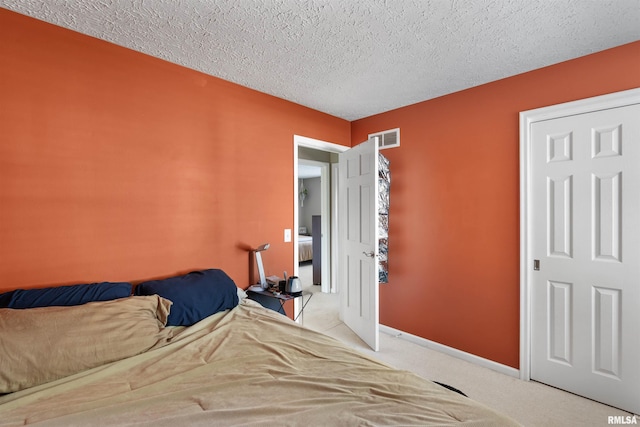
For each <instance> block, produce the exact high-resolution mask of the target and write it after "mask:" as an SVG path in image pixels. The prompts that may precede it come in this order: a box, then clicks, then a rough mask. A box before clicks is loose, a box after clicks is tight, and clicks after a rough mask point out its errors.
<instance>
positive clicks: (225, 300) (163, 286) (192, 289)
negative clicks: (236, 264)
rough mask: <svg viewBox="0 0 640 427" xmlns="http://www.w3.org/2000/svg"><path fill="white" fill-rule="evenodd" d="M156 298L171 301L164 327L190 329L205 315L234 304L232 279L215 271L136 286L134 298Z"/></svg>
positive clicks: (217, 270)
mask: <svg viewBox="0 0 640 427" xmlns="http://www.w3.org/2000/svg"><path fill="white" fill-rule="evenodd" d="M156 294H157V295H160V296H161V297H163V298H166V299H168V300H170V301H171V302H173V305H172V306H171V310H170V312H169V319H168V320H167V326H190V325H193V324H194V323H196V322H199V321H200V320H202V319H204V318H205V317H207V316H211V315H212V314H214V313H217V312H219V311H223V310H228V309H230V308H233V307H235V306H236V305H238V290H237V287H236V284H235V283H234V282H233V280H232V279H231V278H230V277H229V276H227V274H226V273H225V272H224V271H222V270H219V269H210V270H201V271H193V272H191V273H189V274H185V275H184V276H177V277H170V278H168V279H163V280H151V281H149V282H144V283H140V284H139V285H138V286H136V288H135V295H156Z"/></svg>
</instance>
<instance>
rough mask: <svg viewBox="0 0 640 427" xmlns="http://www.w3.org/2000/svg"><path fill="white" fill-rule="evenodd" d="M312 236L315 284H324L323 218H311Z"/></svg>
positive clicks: (314, 216)
mask: <svg viewBox="0 0 640 427" xmlns="http://www.w3.org/2000/svg"><path fill="white" fill-rule="evenodd" d="M311 235H312V236H313V260H312V261H311V262H312V266H313V284H314V285H320V284H322V217H321V216H320V215H313V216H312V217H311Z"/></svg>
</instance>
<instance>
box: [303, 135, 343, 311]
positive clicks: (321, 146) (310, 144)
mask: <svg viewBox="0 0 640 427" xmlns="http://www.w3.org/2000/svg"><path fill="white" fill-rule="evenodd" d="M300 147H307V148H313V149H315V150H321V151H326V152H329V153H336V154H339V153H342V152H344V151H346V150H348V149H349V148H351V147H347V146H345V145H339V144H334V143H332V142H327V141H322V140H320V139H314V138H309V137H306V136H301V135H293V231H294V233H293V236H292V237H293V238H292V242H293V274H294V275H296V276H297V275H298V274H299V272H300V271H299V267H298V226H299V225H298V224H299V220H300V219H299V218H298V211H299V199H298V191H299V189H298V186H299V184H298V161H299V158H298V149H299V148H300ZM323 179H324V175H323ZM325 181H326V180H325ZM332 186H335V188H337V184H332ZM323 188H324V186H323ZM331 192H332V193H333V192H334V190H333V189H332V190H331ZM323 197H329V196H328V195H327V196H323ZM322 215H329V208H328V206H327V211H326V212H324V211H323V212H322ZM336 218H337V216H336ZM336 230H337V228H335V229H334V227H331V230H330V231H327V233H330V239H329V240H330V241H331V242H337V231H336ZM324 232H325V230H323V233H324ZM332 246H333V243H332ZM327 251H328V250H327ZM334 252H335V251H333V250H332V254H331V255H332V256H331V259H330V260H329V258H325V256H328V255H327V254H326V253H325V248H324V246H323V254H322V255H323V259H324V260H327V261H331V265H333V266H336V265H337V264H336V262H335V261H336V260H337V258H335V254H334ZM323 264H325V263H324V262H323ZM335 270H337V268H335V267H334V268H331V272H332V273H331V274H330V275H328V276H327V277H330V278H331V283H330V288H331V291H332V292H336V290H337V284H336V282H335V280H334V279H335V277H336V276H335V274H334V273H333V272H334V271H335ZM322 273H323V275H324V274H325V272H324V271H323V272H322ZM300 299H301V298H296V299H294V305H293V311H294V313H295V315H294V317H298V314H299V312H300V308H301V304H300V301H299V300H300ZM300 318H301V316H300V317H298V319H300Z"/></svg>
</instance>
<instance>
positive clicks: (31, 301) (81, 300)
mask: <svg viewBox="0 0 640 427" xmlns="http://www.w3.org/2000/svg"><path fill="white" fill-rule="evenodd" d="M131 288H132V285H131V283H110V282H102V283H90V284H85V285H70V286H58V287H55V288H42V289H16V290H15V291H12V292H9V293H8V294H11V295H10V296H9V298H8V302H7V304H6V305H2V306H3V307H7V308H35V307H49V306H53V305H55V306H70V305H81V304H86V303H88V302H92V301H109V300H113V299H118V298H126V297H128V296H131ZM4 295H7V294H3V296H4ZM3 296H0V303H2V302H3V300H4V299H7V298H3Z"/></svg>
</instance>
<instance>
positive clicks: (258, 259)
mask: <svg viewBox="0 0 640 427" xmlns="http://www.w3.org/2000/svg"><path fill="white" fill-rule="evenodd" d="M269 246H270V245H269V243H265V244H264V245H261V246H258V248H257V249H254V250H253V252H254V253H255V254H256V265H257V266H258V274H259V275H260V283H259V285H260V287H261V288H262V289H267V288H268V285H267V279H266V277H265V276H264V266H263V265H262V255H260V252H262V251H266V250H267V249H269Z"/></svg>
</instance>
